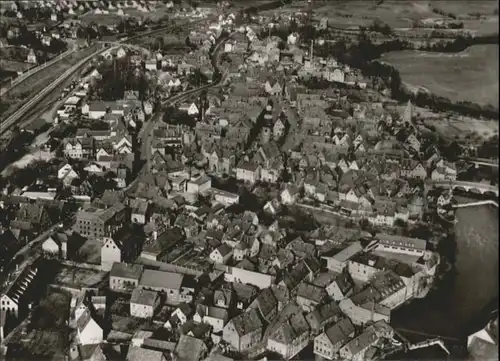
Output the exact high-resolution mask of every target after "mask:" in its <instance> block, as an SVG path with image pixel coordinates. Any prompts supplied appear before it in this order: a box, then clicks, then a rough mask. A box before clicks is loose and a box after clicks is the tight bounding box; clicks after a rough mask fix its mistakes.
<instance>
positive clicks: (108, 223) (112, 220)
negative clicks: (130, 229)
mask: <svg viewBox="0 0 500 361" xmlns="http://www.w3.org/2000/svg"><path fill="white" fill-rule="evenodd" d="M124 222H125V206H124V205H123V204H121V203H117V204H115V205H113V206H112V207H110V208H107V209H102V208H96V207H89V208H86V209H83V210H81V211H79V212H78V213H77V214H76V223H75V226H74V229H75V231H76V232H78V233H79V234H80V235H82V236H84V237H91V238H97V237H111V236H112V235H113V234H114V233H115V232H116V231H117V230H119V229H120V228H121V226H122V225H123V224H124Z"/></svg>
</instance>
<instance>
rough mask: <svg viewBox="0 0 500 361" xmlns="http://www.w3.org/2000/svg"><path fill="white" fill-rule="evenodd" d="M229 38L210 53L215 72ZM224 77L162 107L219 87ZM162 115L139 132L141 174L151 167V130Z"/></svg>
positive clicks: (152, 119) (223, 40)
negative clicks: (142, 163) (142, 166)
mask: <svg viewBox="0 0 500 361" xmlns="http://www.w3.org/2000/svg"><path fill="white" fill-rule="evenodd" d="M229 37H230V36H228V37H226V38H223V39H221V40H220V41H219V43H218V44H217V45H216V46H215V48H214V50H213V52H212V62H211V63H212V66H213V67H214V70H215V72H219V73H220V68H219V50H220V47H221V46H222V45H223V44H224V43H225V42H226V41H227V40H228V39H229ZM224 77H225V74H221V76H220V77H219V78H218V79H216V80H215V81H213V82H212V83H210V84H207V85H204V86H201V87H199V88H196V89H191V90H187V91H185V92H183V93H180V94H176V95H174V96H172V97H170V98H168V99H166V100H165V101H164V102H163V103H162V107H167V106H171V105H174V104H176V103H178V102H181V101H183V100H185V99H186V98H189V97H191V96H193V95H195V94H198V93H200V92H202V91H203V90H207V89H209V88H213V87H215V86H217V85H219V84H220V83H221V82H222V81H223V80H224ZM163 114H164V113H163V112H158V113H155V114H154V115H153V117H152V118H151V119H150V120H149V121H148V122H147V123H146V124H145V127H144V128H143V129H141V131H140V132H139V138H140V139H141V155H142V157H143V159H145V160H146V164H145V166H144V168H143V169H142V170H141V173H142V172H144V173H148V172H149V170H150V167H151V165H150V161H151V157H152V154H151V141H152V136H151V135H152V133H153V129H154V126H155V124H156V122H158V120H160V119H162V118H163Z"/></svg>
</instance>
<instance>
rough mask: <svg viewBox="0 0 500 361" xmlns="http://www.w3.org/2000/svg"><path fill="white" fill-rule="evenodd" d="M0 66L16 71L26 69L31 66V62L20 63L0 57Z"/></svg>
mask: <svg viewBox="0 0 500 361" xmlns="http://www.w3.org/2000/svg"><path fill="white" fill-rule="evenodd" d="M0 67H1V68H2V69H4V70H6V71H12V72H16V73H17V72H18V71H26V70H28V69H29V68H31V67H33V64H29V63H22V62H20V61H14V60H9V59H0Z"/></svg>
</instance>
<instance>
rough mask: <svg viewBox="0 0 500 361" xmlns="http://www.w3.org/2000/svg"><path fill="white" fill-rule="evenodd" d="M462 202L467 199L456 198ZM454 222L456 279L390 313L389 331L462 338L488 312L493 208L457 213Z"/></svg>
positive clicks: (494, 289)
mask: <svg viewBox="0 0 500 361" xmlns="http://www.w3.org/2000/svg"><path fill="white" fill-rule="evenodd" d="M467 201H472V200H466V199H459V202H460V203H463V202H467ZM456 219H457V222H456V223H455V226H454V227H455V239H456V248H457V251H456V259H455V268H456V275H455V276H452V277H450V281H449V282H446V284H445V285H443V286H442V287H440V288H439V289H437V290H435V291H432V292H430V293H429V295H428V296H427V297H426V298H424V299H421V300H414V301H413V302H411V303H410V304H409V305H407V306H404V307H402V308H400V309H399V310H397V311H395V312H394V313H393V319H392V322H391V323H392V324H393V326H395V327H400V328H406V329H412V330H419V331H423V332H426V333H429V334H437V335H442V336H447V337H453V338H463V337H465V336H466V335H468V334H469V333H470V332H471V325H472V324H474V322H473V321H474V320H478V318H479V317H480V315H481V316H482V317H481V318H483V317H484V316H485V313H487V312H489V311H491V310H487V311H485V308H486V307H487V306H488V305H489V304H490V303H491V302H492V300H495V299H497V297H498V208H495V207H493V206H490V205H485V206H479V207H466V208H459V209H457V211H456ZM477 326H478V325H477V324H476V325H473V326H472V327H477ZM479 327H480V326H479Z"/></svg>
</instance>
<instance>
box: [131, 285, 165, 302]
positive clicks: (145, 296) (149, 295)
mask: <svg viewBox="0 0 500 361" xmlns="http://www.w3.org/2000/svg"><path fill="white" fill-rule="evenodd" d="M157 298H158V293H157V292H155V291H148V290H144V289H142V288H135V289H134V290H133V291H132V297H131V298H130V303H135V304H139V305H144V306H154V305H155V302H156V300H157Z"/></svg>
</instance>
